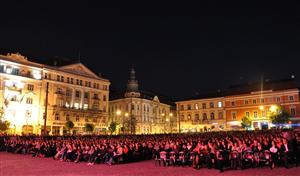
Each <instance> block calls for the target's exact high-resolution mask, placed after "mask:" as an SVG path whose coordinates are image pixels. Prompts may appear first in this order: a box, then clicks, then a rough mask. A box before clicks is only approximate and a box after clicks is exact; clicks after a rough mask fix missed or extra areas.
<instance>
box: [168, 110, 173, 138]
mask: <svg viewBox="0 0 300 176" xmlns="http://www.w3.org/2000/svg"><path fill="white" fill-rule="evenodd" d="M169 117H170V122H169V123H170V133H172V131H173V129H172V125H173V124H172V118H173V113H171V112H170V113H169Z"/></svg>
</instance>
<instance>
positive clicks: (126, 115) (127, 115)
mask: <svg viewBox="0 0 300 176" xmlns="http://www.w3.org/2000/svg"><path fill="white" fill-rule="evenodd" d="M124 116H125V117H126V119H127V118H128V117H129V113H128V112H126V113H125V114H124ZM124 116H123V121H122V123H123V124H122V126H123V134H125V127H124V120H125V119H124Z"/></svg>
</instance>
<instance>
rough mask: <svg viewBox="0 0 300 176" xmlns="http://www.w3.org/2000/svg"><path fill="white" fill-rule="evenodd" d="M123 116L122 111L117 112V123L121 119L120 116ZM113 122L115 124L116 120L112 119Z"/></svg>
mask: <svg viewBox="0 0 300 176" xmlns="http://www.w3.org/2000/svg"><path fill="white" fill-rule="evenodd" d="M121 114H122V111H121V110H119V109H118V110H117V111H116V115H117V119H116V121H117V120H118V119H120V115H121ZM112 122H114V119H112Z"/></svg>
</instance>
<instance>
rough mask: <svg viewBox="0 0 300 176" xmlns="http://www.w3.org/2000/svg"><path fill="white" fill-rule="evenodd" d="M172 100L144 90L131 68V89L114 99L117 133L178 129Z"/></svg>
mask: <svg viewBox="0 0 300 176" xmlns="http://www.w3.org/2000/svg"><path fill="white" fill-rule="evenodd" d="M175 115H176V114H175V113H174V109H172V103H170V102H168V101H165V99H164V98H162V97H159V96H157V95H155V94H152V93H149V92H145V91H140V90H139V85H138V81H137V80H136V78H135V70H134V69H131V71H130V79H129V80H128V83H127V90H126V91H125V92H121V93H119V94H116V95H113V96H112V97H111V99H110V106H109V117H110V122H112V121H113V122H116V123H117V124H118V128H117V133H119V134H120V133H127V134H128V133H131V134H155V133H171V132H176V129H177V126H176V116H175Z"/></svg>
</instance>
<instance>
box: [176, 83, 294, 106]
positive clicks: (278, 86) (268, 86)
mask: <svg viewBox="0 0 300 176" xmlns="http://www.w3.org/2000/svg"><path fill="white" fill-rule="evenodd" d="M287 89H299V87H298V85H297V83H296V80H295V78H288V79H278V80H269V79H265V80H263V81H262V82H252V83H243V84H235V85H231V86H229V87H228V88H227V89H225V90H218V91H215V92H205V93H202V94H197V95H195V96H193V97H190V98H186V99H181V100H178V101H177V102H180V101H189V100H199V99H209V98H221V97H225V96H232V95H241V94H250V93H251V92H256V91H267V90H272V91H279V90H287Z"/></svg>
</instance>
